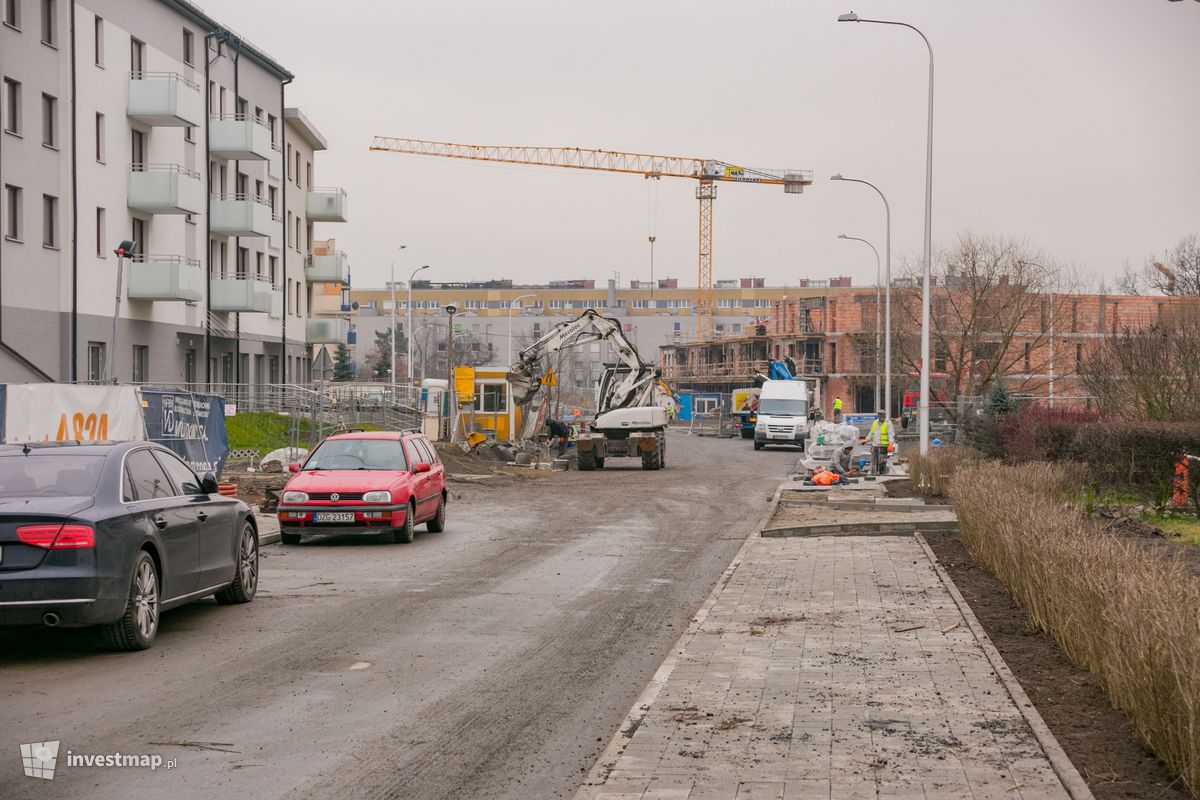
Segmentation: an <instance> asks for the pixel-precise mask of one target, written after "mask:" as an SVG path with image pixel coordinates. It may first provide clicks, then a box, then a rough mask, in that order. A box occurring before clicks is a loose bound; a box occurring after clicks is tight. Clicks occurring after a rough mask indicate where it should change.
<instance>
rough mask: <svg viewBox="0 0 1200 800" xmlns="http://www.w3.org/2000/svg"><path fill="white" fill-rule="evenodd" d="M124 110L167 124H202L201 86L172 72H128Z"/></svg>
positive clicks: (142, 119) (147, 121) (133, 116)
mask: <svg viewBox="0 0 1200 800" xmlns="http://www.w3.org/2000/svg"><path fill="white" fill-rule="evenodd" d="M125 113H126V114H127V115H128V117H129V118H130V119H135V120H137V121H138V122H143V123H145V124H147V125H155V126H161V127H166V128H190V127H196V126H199V125H202V124H204V99H203V97H202V96H201V94H200V87H199V85H197V84H196V83H194V82H193V81H190V80H188V79H187V78H185V77H183V76H182V75H179V74H177V73H174V72H131V73H129V96H128V98H127V102H126V110H125Z"/></svg>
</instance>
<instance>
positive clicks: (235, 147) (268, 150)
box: [208, 114, 275, 161]
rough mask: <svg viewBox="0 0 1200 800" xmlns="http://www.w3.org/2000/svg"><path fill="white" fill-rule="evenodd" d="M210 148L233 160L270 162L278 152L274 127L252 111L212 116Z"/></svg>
mask: <svg viewBox="0 0 1200 800" xmlns="http://www.w3.org/2000/svg"><path fill="white" fill-rule="evenodd" d="M208 151H209V152H210V153H212V154H213V155H214V156H216V157H217V158H224V159H228V160H230V161H233V160H245V161H270V160H271V157H272V155H273V154H274V152H275V150H274V149H273V147H272V142H271V129H270V128H269V127H267V126H266V125H265V124H264V123H262V122H261V121H259V120H258V119H256V118H255V117H253V116H251V115H249V114H226V115H225V116H214V117H210V118H209V120H208Z"/></svg>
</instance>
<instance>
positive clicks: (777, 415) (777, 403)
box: [754, 381, 808, 450]
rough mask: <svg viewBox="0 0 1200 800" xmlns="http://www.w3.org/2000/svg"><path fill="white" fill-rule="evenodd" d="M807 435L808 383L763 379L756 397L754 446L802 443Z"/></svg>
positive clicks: (755, 447) (802, 444) (795, 444)
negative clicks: (756, 410)
mask: <svg viewBox="0 0 1200 800" xmlns="http://www.w3.org/2000/svg"><path fill="white" fill-rule="evenodd" d="M807 437H808V385H807V384H806V383H805V382H804V381H767V382H765V383H764V384H763V385H762V393H761V394H760V395H759V397H758V421H757V422H756V423H755V424H754V449H755V450H762V449H763V448H764V447H766V446H767V445H769V444H787V445H792V446H795V447H800V448H803V447H804V440H805V439H806V438H807Z"/></svg>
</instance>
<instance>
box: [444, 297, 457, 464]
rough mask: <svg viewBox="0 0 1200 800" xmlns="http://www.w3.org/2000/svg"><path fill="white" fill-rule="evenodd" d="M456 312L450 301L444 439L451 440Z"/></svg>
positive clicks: (454, 429)
mask: <svg viewBox="0 0 1200 800" xmlns="http://www.w3.org/2000/svg"><path fill="white" fill-rule="evenodd" d="M457 313H458V306H456V305H454V304H453V303H450V304H448V305H447V306H446V314H447V316H449V317H450V324H449V327H448V328H447V330H446V373H447V377H448V380H447V382H446V397H447V398H448V400H449V405H450V407H449V411H448V415H449V419H450V430H449V432H448V433H447V435H446V440H447V441H450V442H453V441H454V435H455V433H457V431H458V422H457V421H456V418H457V416H458V403H457V402H456V399H455V396H454V315H455V314H457Z"/></svg>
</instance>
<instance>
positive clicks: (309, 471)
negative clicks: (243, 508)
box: [279, 431, 447, 544]
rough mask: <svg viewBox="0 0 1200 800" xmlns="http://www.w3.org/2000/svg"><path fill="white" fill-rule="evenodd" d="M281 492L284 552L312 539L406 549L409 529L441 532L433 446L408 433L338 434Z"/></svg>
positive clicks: (441, 499)
mask: <svg viewBox="0 0 1200 800" xmlns="http://www.w3.org/2000/svg"><path fill="white" fill-rule="evenodd" d="M289 469H290V470H291V471H292V472H294V473H295V475H293V476H292V478H291V479H290V480H288V482H287V485H286V486H285V487H284V488H283V495H282V496H281V499H280V502H279V529H280V533H281V535H282V539H283V543H284V544H299V542H300V537H301V536H305V535H313V534H328V533H353V534H378V535H379V537H380V539H381V540H382V541H385V542H405V543H407V542H411V541H412V540H413V527H414V526H416V525H419V524H421V523H422V522H423V523H425V527H426V529H427V530H429V531H430V532H431V533H440V532H441V531H443V530H445V527H446V500H447V495H446V468H445V466H443V465H442V462H441V459H439V458H438V454H437V451H436V450H435V449H434V447H433V444H432V443H431V442H430V441H429V440H428V439H427V438H425V435H424V434H422V433H418V432H415V431H412V432H403V433H397V432H394V431H378V432H369V433H340V434H335V435H333V436H330V437H328V438H327V439H325V440H324V441H323V442H321V444H319V445H318V446H317V449H315V450H313V451H312V453H311V454H310V455H309V457H308V460H307V461H305V462H304V465H303V466H301V465H300V464H292V465H290V466H289Z"/></svg>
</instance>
